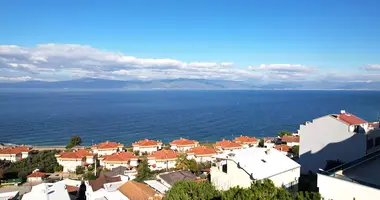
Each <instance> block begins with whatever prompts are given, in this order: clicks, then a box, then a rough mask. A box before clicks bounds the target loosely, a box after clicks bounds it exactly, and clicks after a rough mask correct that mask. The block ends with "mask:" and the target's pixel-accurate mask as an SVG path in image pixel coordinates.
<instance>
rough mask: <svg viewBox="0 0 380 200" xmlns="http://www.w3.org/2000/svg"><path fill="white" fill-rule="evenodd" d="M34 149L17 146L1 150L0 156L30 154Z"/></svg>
mask: <svg viewBox="0 0 380 200" xmlns="http://www.w3.org/2000/svg"><path fill="white" fill-rule="evenodd" d="M31 150H32V148H30V147H26V146H17V147H9V148H4V149H0V154H19V153H23V152H30V151H31Z"/></svg>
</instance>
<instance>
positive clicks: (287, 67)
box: [248, 64, 313, 72]
mask: <svg viewBox="0 0 380 200" xmlns="http://www.w3.org/2000/svg"><path fill="white" fill-rule="evenodd" d="M248 68H249V69H251V70H265V71H274V72H310V71H313V68H311V67H307V66H304V65H299V64H261V65H260V66H259V67H254V66H249V67H248Z"/></svg>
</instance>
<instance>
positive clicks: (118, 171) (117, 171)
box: [102, 166, 128, 176]
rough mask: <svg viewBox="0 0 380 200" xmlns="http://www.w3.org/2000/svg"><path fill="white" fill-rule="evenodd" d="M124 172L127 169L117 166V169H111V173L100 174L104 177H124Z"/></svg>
mask: <svg viewBox="0 0 380 200" xmlns="http://www.w3.org/2000/svg"><path fill="white" fill-rule="evenodd" d="M126 170H128V168H127V167H124V166H118V167H115V168H113V169H111V171H108V172H102V173H104V175H106V176H118V175H124V172H125V171H126Z"/></svg>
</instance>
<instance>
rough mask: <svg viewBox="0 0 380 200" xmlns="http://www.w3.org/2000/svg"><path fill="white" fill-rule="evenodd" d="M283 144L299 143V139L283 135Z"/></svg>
mask: <svg viewBox="0 0 380 200" xmlns="http://www.w3.org/2000/svg"><path fill="white" fill-rule="evenodd" d="M281 141H283V142H300V137H298V136H292V135H284V136H282V138H281Z"/></svg>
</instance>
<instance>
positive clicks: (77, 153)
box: [57, 149, 93, 159]
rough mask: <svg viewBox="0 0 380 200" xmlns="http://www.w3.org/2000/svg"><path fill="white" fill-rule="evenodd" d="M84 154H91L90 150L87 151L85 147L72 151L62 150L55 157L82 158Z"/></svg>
mask: <svg viewBox="0 0 380 200" xmlns="http://www.w3.org/2000/svg"><path fill="white" fill-rule="evenodd" d="M86 156H93V154H92V151H87V150H85V149H78V150H76V151H73V152H62V153H60V154H59V155H58V156H57V157H59V158H73V159H82V158H84V157H86Z"/></svg>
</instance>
